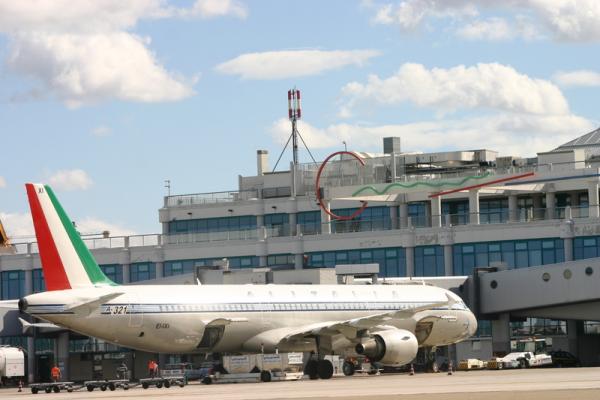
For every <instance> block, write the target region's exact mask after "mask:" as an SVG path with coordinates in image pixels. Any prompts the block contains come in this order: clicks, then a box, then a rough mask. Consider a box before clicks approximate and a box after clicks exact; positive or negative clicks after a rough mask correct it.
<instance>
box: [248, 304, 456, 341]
mask: <svg viewBox="0 0 600 400" xmlns="http://www.w3.org/2000/svg"><path fill="white" fill-rule="evenodd" d="M454 303H455V300H454V299H452V298H451V297H450V296H448V295H446V300H445V301H440V302H437V303H427V304H422V305H418V306H415V307H410V308H405V309H402V310H394V311H386V312H381V313H375V314H371V315H367V316H364V317H359V318H353V319H349V320H345V321H325V322H319V323H316V324H309V325H303V326H299V327H286V328H277V329H272V330H269V331H265V332H261V333H259V334H258V335H256V336H254V337H253V338H251V339H249V340H248V341H247V342H246V343H245V346H247V347H256V346H257V345H264V346H267V345H270V346H278V345H280V344H282V343H286V342H295V341H304V340H305V339H306V338H309V337H314V336H329V337H331V336H334V335H338V334H342V335H344V336H345V337H346V338H348V339H355V338H356V337H357V335H358V332H359V331H364V330H367V329H372V328H375V327H377V326H379V325H385V324H386V322H388V321H390V320H393V319H404V318H410V317H412V316H413V315H415V314H416V313H418V312H420V311H424V310H430V309H432V308H436V307H442V306H450V307H451V306H452V304H454Z"/></svg>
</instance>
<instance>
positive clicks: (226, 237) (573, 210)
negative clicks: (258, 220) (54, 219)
mask: <svg viewBox="0 0 600 400" xmlns="http://www.w3.org/2000/svg"><path fill="white" fill-rule="evenodd" d="M589 207H590V206H588V205H583V206H575V207H569V206H567V207H555V208H531V207H527V208H525V207H523V208H519V209H517V210H514V214H513V215H511V213H510V211H509V210H508V209H506V208H500V209H495V210H489V211H480V212H479V213H468V212H462V213H457V214H443V215H416V216H408V217H407V218H380V219H355V220H351V221H331V222H327V223H321V222H313V223H305V224H298V225H296V226H291V225H289V224H282V225H273V226H268V227H264V226H261V227H257V228H251V229H245V230H237V231H223V232H202V233H200V232H198V233H194V232H189V233H178V234H164V235H161V234H149V235H133V236H115V237H109V238H86V239H84V243H85V244H86V245H87V246H88V248H89V249H92V250H98V249H113V248H129V247H142V246H159V245H182V244H190V243H210V242H223V241H244V240H253V241H256V240H266V239H269V238H278V237H293V236H312V235H325V234H327V235H329V234H331V235H341V234H346V233H354V232H378V231H389V230H401V229H419V228H432V227H444V226H445V227H451V226H461V225H470V224H473V225H477V224H476V223H475V221H476V220H477V217H478V219H479V224H478V225H492V224H508V223H527V222H532V221H544V220H575V219H583V218H588V217H589V215H590V212H589ZM13 246H14V249H15V254H35V253H38V246H37V243H35V242H31V243H15V244H14V245H13Z"/></svg>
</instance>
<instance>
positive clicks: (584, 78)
mask: <svg viewBox="0 0 600 400" xmlns="http://www.w3.org/2000/svg"><path fill="white" fill-rule="evenodd" d="M553 78H554V81H555V82H556V83H558V84H559V85H560V86H564V87H572V86H600V73H599V72H595V71H589V70H578V71H569V72H558V73H556V74H555V75H554V77H553Z"/></svg>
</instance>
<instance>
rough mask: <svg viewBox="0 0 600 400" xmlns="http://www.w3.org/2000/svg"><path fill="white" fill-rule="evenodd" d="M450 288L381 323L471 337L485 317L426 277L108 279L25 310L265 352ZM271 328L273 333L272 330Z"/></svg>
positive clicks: (104, 328)
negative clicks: (195, 282) (408, 281)
mask: <svg viewBox="0 0 600 400" xmlns="http://www.w3.org/2000/svg"><path fill="white" fill-rule="evenodd" d="M114 292H116V293H122V294H121V295H119V296H117V297H115V298H113V299H112V300H109V301H106V302H100V303H90V304H91V305H90V307H89V308H88V309H87V310H86V309H85V307H84V309H83V311H82V309H81V307H79V308H77V309H76V310H77V311H76V312H73V311H69V310H72V309H74V308H73V307H72V306H73V305H77V304H87V303H88V302H90V301H92V300H93V299H95V298H99V297H100V296H104V295H106V294H109V293H114ZM448 296H449V297H450V298H452V299H454V301H455V302H454V303H453V304H451V305H449V306H445V307H434V308H433V309H430V310H426V311H420V312H418V313H416V314H414V315H412V316H411V317H409V318H393V319H390V320H388V321H386V323H385V326H384V327H381V329H386V328H388V329H389V327H396V328H401V329H406V330H408V331H411V332H413V333H415V335H416V336H417V338H418V339H419V345H420V346H438V345H447V344H451V343H456V342H459V341H461V340H464V339H466V338H468V337H469V336H471V335H472V334H473V333H474V332H475V330H476V329H477V321H476V319H475V317H474V315H473V314H472V313H471V311H470V310H469V309H468V308H467V307H466V306H465V305H464V303H463V302H462V300H461V299H460V298H459V297H458V296H456V295H455V294H453V293H451V292H449V291H447V290H445V289H441V288H437V287H433V286H425V285H202V286H192V285H177V286H176V285H173V286H170V285H161V286H114V287H109V286H107V287H98V288H81V289H70V290H58V291H48V292H43V293H37V294H33V295H30V296H27V297H25V298H24V303H26V308H25V309H24V311H25V312H27V313H29V314H31V315H34V316H36V317H39V318H42V319H44V320H47V321H49V322H52V323H55V324H58V325H61V326H64V327H67V328H69V329H71V330H73V331H76V332H79V333H82V334H85V335H88V336H93V337H97V338H101V339H104V340H106V341H109V342H112V343H116V344H119V345H122V346H126V347H130V348H134V349H140V350H145V351H150V352H161V353H189V352H258V351H261V350H264V351H273V350H274V347H276V346H278V343H279V336H278V333H282V334H285V332H287V331H288V330H289V331H290V332H293V331H294V329H299V328H302V327H307V326H310V325H311V324H317V323H323V322H327V321H331V322H332V323H333V322H336V321H340V322H341V321H347V320H350V319H353V318H359V317H365V316H369V315H374V314H381V313H386V312H391V311H394V310H403V309H409V308H414V307H417V306H422V305H427V304H439V303H444V302H447V299H448ZM422 326H428V327H429V329H427V330H426V331H427V333H426V334H423V333H421V334H419V333H418V332H416V331H418V330H419V327H422ZM207 327H209V328H211V329H212V332H210V331H211V329H205V328H207ZM377 329H378V327H375V328H374V329H371V331H374V330H375V331H376V330H377ZM205 331H206V332H205ZM265 332H272V333H273V334H272V335H270V336H269V335H266V336H264V333H265ZM205 333H206V335H205ZM259 335H261V336H259ZM263 336H264V337H263ZM340 336H341V335H340ZM270 337H272V338H275V339H274V340H273V341H270V340H269V338H270ZM257 338H259V339H257ZM336 343H337V344H336V345H334V347H336V348H341V347H345V346H348V345H350V342H349V341H348V340H345V339H344V338H343V337H342V338H340V340H338V341H337V342H336ZM288 347H290V348H286V346H285V345H284V346H283V348H282V347H279V350H282V351H305V350H310V349H313V348H314V342H310V341H307V342H306V343H304V344H302V343H299V342H294V343H293V344H290V345H289V346H288Z"/></svg>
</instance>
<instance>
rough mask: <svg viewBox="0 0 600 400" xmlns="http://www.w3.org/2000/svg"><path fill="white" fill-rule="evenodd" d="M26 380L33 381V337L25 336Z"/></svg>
mask: <svg viewBox="0 0 600 400" xmlns="http://www.w3.org/2000/svg"><path fill="white" fill-rule="evenodd" d="M27 382H28V383H33V382H35V339H34V338H33V337H32V336H29V337H27Z"/></svg>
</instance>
